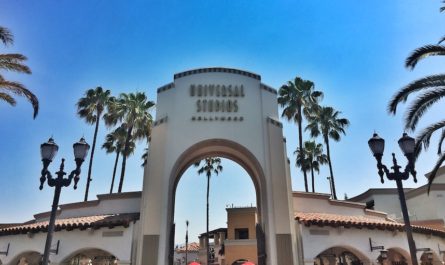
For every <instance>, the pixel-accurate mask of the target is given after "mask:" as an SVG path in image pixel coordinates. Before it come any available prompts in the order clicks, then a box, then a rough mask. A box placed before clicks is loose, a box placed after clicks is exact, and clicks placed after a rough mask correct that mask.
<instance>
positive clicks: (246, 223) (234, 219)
mask: <svg viewBox="0 0 445 265" xmlns="http://www.w3.org/2000/svg"><path fill="white" fill-rule="evenodd" d="M227 213H228V214H227V239H229V240H234V239H235V229H237V228H247V229H249V239H256V229H255V225H256V223H257V221H256V210H255V208H231V209H227Z"/></svg>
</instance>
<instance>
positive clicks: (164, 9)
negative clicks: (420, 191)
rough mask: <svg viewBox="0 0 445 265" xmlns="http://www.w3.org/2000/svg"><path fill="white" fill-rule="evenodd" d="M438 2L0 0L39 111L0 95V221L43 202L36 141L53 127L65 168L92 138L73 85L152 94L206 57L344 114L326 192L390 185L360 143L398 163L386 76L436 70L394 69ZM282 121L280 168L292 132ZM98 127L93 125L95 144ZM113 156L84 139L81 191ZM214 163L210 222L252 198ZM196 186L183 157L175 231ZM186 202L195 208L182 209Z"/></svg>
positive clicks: (67, 193)
mask: <svg viewBox="0 0 445 265" xmlns="http://www.w3.org/2000/svg"><path fill="white" fill-rule="evenodd" d="M440 5H441V3H440V1H438V0H437V1H414V0H403V1H402V0H393V1H384V0H375V1H360V2H357V1H354V0H343V1H320V0H300V1H247V0H237V1H229V0H222V1H204V0H202V1H195V0H191V1H132V2H130V1H112V0H102V1H58V2H55V1H49V0H42V1H25V0H17V1H2V2H1V3H0V25H2V26H6V27H8V28H10V29H11V30H12V32H13V33H14V35H15V44H14V46H12V47H7V48H4V47H0V52H1V53H12V52H20V53H23V54H25V55H26V56H28V58H29V61H28V64H29V66H30V67H31V69H32V70H33V74H32V75H29V76H25V75H17V74H5V75H6V76H7V77H8V78H9V79H11V80H17V81H20V82H22V83H24V84H26V86H27V87H28V88H29V89H31V90H32V91H33V92H35V94H36V95H37V96H38V97H39V100H40V105H41V109H40V113H39V116H38V117H37V119H36V120H32V110H31V106H30V104H28V103H27V102H26V101H24V100H23V99H19V100H18V105H17V106H16V107H14V108H12V107H10V106H8V105H6V104H5V103H0V120H1V126H0V136H1V139H3V140H2V144H1V152H0V167H1V168H2V170H1V173H0V179H1V183H2V185H1V186H2V187H1V192H0V200H1V201H3V202H4V203H2V209H1V211H0V222H17V221H25V220H28V219H31V218H32V214H33V213H36V212H41V211H47V210H49V209H50V205H51V199H52V194H53V190H52V189H50V188H47V187H45V189H44V190H43V191H39V190H38V185H39V184H38V178H39V173H40V169H41V162H40V155H39V145H40V144H41V143H42V142H44V141H46V140H47V139H48V137H49V136H51V135H53V136H54V138H55V140H56V142H57V143H58V144H59V146H60V150H59V155H58V157H57V160H56V161H57V163H54V165H52V169H53V171H54V170H55V169H56V165H57V166H58V164H59V159H60V158H61V157H62V156H63V157H65V158H66V159H67V161H68V162H69V163H68V165H67V167H68V169H71V168H73V166H74V165H73V164H74V163H73V161H72V147H71V146H72V143H74V142H75V141H77V140H78V139H79V138H80V137H81V136H83V135H84V136H85V138H87V140H88V141H89V142H90V143H91V142H92V135H93V127H92V126H88V125H86V124H85V123H84V122H83V121H82V120H80V119H78V118H77V117H76V109H75V103H76V101H77V100H78V98H79V97H81V96H82V94H83V93H84V91H85V90H86V89H88V88H93V87H96V86H98V85H101V86H103V87H104V88H107V89H110V90H111V91H112V93H113V94H114V95H118V94H119V93H121V92H134V91H144V92H146V93H147V94H148V96H149V98H150V99H152V100H156V98H155V97H156V88H157V87H159V86H161V85H164V84H166V83H168V82H171V81H172V79H173V74H174V73H176V72H179V71H183V70H187V69H190V68H197V67H208V66H226V67H233V68H239V69H245V70H249V71H252V72H255V73H258V74H260V75H261V76H262V81H263V82H264V83H266V84H268V85H271V86H273V87H275V88H279V86H280V85H282V84H283V83H284V82H286V81H287V80H290V79H293V78H294V77H295V76H296V75H298V76H301V77H303V78H305V79H309V80H312V81H314V82H315V84H316V88H317V89H319V90H322V91H323V92H324V93H325V98H324V100H323V104H325V105H330V106H333V107H335V108H336V109H338V110H340V111H342V115H343V116H344V117H347V118H348V119H349V120H350V122H351V126H350V128H348V130H347V136H345V137H343V139H342V141H341V142H340V143H334V144H332V160H333V164H334V174H335V177H336V184H337V190H338V195H339V197H340V198H342V197H343V194H344V193H347V194H348V196H350V197H351V196H353V195H357V194H359V193H361V192H363V191H365V190H366V189H368V188H370V187H394V186H395V184H394V183H385V184H384V185H382V184H380V182H379V179H378V177H377V174H376V167H375V160H374V158H373V157H372V156H371V154H370V152H369V150H368V147H367V140H368V139H369V137H370V136H371V134H372V132H373V131H374V130H376V131H377V132H379V134H380V135H381V136H382V137H384V138H385V139H386V140H387V149H386V150H387V151H386V158H387V159H388V157H389V154H390V152H392V151H394V152H396V153H397V154H398V157H399V160H400V161H401V162H402V164H404V163H405V161H404V159H403V157H402V155H401V154H400V152H399V149H398V147H397V140H398V139H399V138H400V136H401V134H402V132H403V130H402V117H403V110H404V109H405V108H406V106H402V107H401V108H400V111H399V113H398V115H397V116H395V117H394V116H389V115H388V114H387V112H386V106H387V103H388V101H389V99H390V97H391V96H392V95H393V94H394V92H395V91H396V90H397V89H399V88H400V87H402V86H404V85H405V84H407V83H409V82H410V81H412V80H414V79H416V78H419V77H421V76H424V75H426V74H432V73H439V72H440V69H443V68H444V66H445V64H444V61H443V60H442V61H441V60H439V59H437V58H430V59H428V60H426V61H424V62H421V63H420V64H419V65H418V67H416V69H415V70H414V71H408V70H407V69H405V68H404V67H403V62H404V60H405V58H406V57H407V55H408V54H409V53H410V52H411V51H412V50H413V49H415V48H417V47H419V46H421V45H424V44H430V43H436V42H437V40H438V39H439V38H440V37H441V36H442V35H443V34H445V32H444V31H443V30H442V27H441V26H440V25H443V23H444V20H445V16H444V14H440V13H439V7H440ZM2 73H3V72H2ZM441 110H443V109H441V108H440V107H436V108H433V109H432V110H431V111H430V112H429V113H428V115H426V116H425V118H424V119H423V121H422V122H421V125H420V127H419V128H422V127H424V126H425V125H427V124H429V123H431V122H433V121H436V120H439V113H443V111H441ZM283 123H284V125H285V126H284V135H285V137H287V149H288V153H289V157H290V159H291V161H292V162H291V164H292V165H293V164H294V161H295V157H294V156H293V154H292V153H293V151H294V150H295V148H296V145H297V130H296V127H295V126H294V125H293V124H290V123H288V122H286V121H284V120H283ZM105 134H106V128H105V127H104V126H102V127H101V129H100V132H99V137H98V139H99V143H100V144H101V141H102V139H104V136H105ZM305 138H306V139H308V136H306V137H305ZM143 148H144V145H143V143H141V144H140V145H139V147H138V150H137V152H136V154H135V155H134V156H133V157H131V158H130V159H129V161H128V169H127V174H126V180H125V183H124V190H125V191H133V190H140V189H141V185H142V174H143V170H142V168H141V167H140V163H141V161H140V159H139V158H140V155H141V154H142V150H143ZM434 153H435V151H434V150H433V149H431V151H430V152H429V153H428V154H424V155H422V156H421V158H420V160H419V162H418V164H417V171H418V174H419V183H418V184H415V183H413V182H412V181H411V180H410V181H407V182H406V184H405V185H406V186H410V187H416V186H419V185H422V184H425V180H424V179H423V177H422V176H423V174H425V173H427V172H428V171H429V170H430V169H431V168H432V166H433V165H434V162H435V160H436V155H435V154H434ZM113 158H114V157H113V156H107V155H106V154H105V153H104V152H103V151H101V150H100V149H98V150H97V156H96V159H95V163H94V168H93V177H94V180H93V182H92V183H91V193H90V194H92V196H90V199H93V198H94V195H95V194H101V193H106V192H107V191H108V189H109V183H110V179H111V171H112V164H113ZM386 161H389V160H386ZM225 163H226V166H225V170H224V173H223V174H222V175H221V176H218V177H217V178H214V179H213V180H212V188H213V191H214V193H212V195H211V202H212V212H211V216H212V219H211V228H216V227H220V226H224V224H225V218H226V217H225V215H226V212H225V210H224V207H225V205H227V204H231V203H234V204H235V205H250V203H255V201H254V200H255V196H254V195H253V193H254V189H253V185H252V183H251V180H250V178H249V177H248V176H247V174H246V173H245V172H244V171H243V170H242V169H241V168H240V167H239V166H237V165H236V164H234V163H231V162H225ZM83 172H84V174H83V175H82V179H81V182H80V184H79V189H78V190H77V191H73V190H72V189H65V190H64V191H63V194H62V197H61V202H62V203H67V202H74V201H80V200H82V198H83V193H84V189H85V178H84V177H85V176H86V172H87V166H86V164H85V165H84V167H83ZM327 175H328V171H327V168H323V169H322V171H321V174H320V176H318V178H317V184H316V185H317V186H316V187H317V191H320V192H326V193H328V192H329V185H328V182H327V180H326V176H327ZM292 181H293V189H294V190H302V189H303V182H302V175H301V173H299V172H297V171H296V170H295V168H294V167H293V168H292ZM199 185H202V188H199V187H200V186H199ZM216 187H217V188H216ZM234 187H236V188H234ZM240 187H241V188H240ZM194 188H197V189H196V190H195V189H194ZM203 190H205V178H203V177H196V174H195V173H194V169H193V168H192V169H190V170H189V171H188V172H187V173H185V176H184V177H183V179H182V180H181V182H180V183H179V187H178V194H177V197H178V198H182V199H181V200H179V199H178V201H181V203H177V205H176V208H177V214H176V217H175V218H176V221H177V222H178V228H177V231H178V235H181V234H182V233H183V227H181V226H184V225H182V224H183V223H185V220H186V219H189V220H190V221H191V229H192V230H191V235H192V237H195V236H196V235H197V234H198V233H200V232H202V231H204V229H205V224H204V220H205V192H204V191H203ZM234 198H236V200H235V199H234ZM11 201H13V202H14V203H7V202H11ZM191 205H199V206H197V208H196V210H191V209H195V207H193V208H191ZM177 241H178V242H180V239H177Z"/></svg>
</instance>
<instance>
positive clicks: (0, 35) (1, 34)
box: [0, 26, 14, 46]
mask: <svg viewBox="0 0 445 265" xmlns="http://www.w3.org/2000/svg"><path fill="white" fill-rule="evenodd" d="M0 41H1V42H3V44H4V45H5V46H7V45H9V44H13V43H14V36H13V35H12V33H11V31H10V30H9V29H7V28H5V27H2V26H0Z"/></svg>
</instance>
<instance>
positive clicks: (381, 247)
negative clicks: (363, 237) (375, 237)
mask: <svg viewBox="0 0 445 265" xmlns="http://www.w3.org/2000/svg"><path fill="white" fill-rule="evenodd" d="M369 248H370V249H371V252H372V251H374V250H385V247H384V246H375V245H374V246H373V245H372V240H371V238H369Z"/></svg>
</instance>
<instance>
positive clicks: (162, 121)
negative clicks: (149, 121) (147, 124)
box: [153, 116, 168, 127]
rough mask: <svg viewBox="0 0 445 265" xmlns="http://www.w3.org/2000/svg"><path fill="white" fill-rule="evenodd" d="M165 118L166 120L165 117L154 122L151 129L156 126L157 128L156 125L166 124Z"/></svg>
mask: <svg viewBox="0 0 445 265" xmlns="http://www.w3.org/2000/svg"><path fill="white" fill-rule="evenodd" d="M167 118H168V117H167V116H165V117H162V118H161V119H159V120H157V121H155V122H154V123H153V127H156V126H158V125H161V124H163V123H166V122H167Z"/></svg>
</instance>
